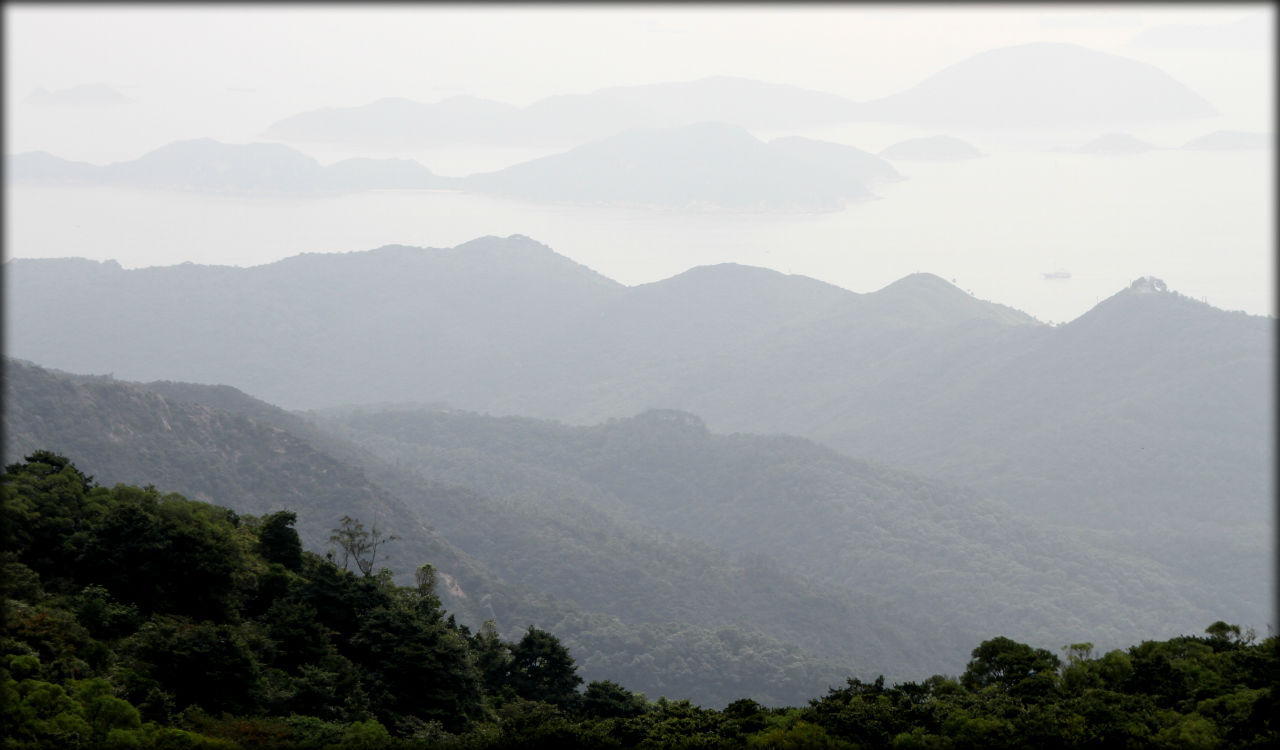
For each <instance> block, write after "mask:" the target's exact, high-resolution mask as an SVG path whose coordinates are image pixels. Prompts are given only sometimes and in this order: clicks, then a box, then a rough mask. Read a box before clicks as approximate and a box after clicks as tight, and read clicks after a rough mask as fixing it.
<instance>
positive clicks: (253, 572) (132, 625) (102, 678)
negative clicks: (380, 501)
mask: <svg viewBox="0 0 1280 750" xmlns="http://www.w3.org/2000/svg"><path fill="white" fill-rule="evenodd" d="M2 486H3V491H4V515H3V521H4V526H3V533H4V550H5V551H4V557H3V567H4V571H3V573H4V575H3V582H4V583H3V585H4V605H5V606H4V635H3V640H2V641H0V690H2V691H3V701H2V702H0V705H2V706H3V707H2V708H0V733H2V734H3V736H4V740H3V744H4V747H6V748H45V747H59V748H89V747H112V748H132V747H166V748H168V747H175V748H176V747H183V748H188V747H189V748H197V747H202V748H241V747H243V748H251V747H252V748H265V747H278V748H294V747H296V748H328V747H334V748H337V747H368V748H377V747H387V748H393V747H394V748H501V747H583V748H614V747H651V748H667V747H670V748H676V747H723V748H731V747H838V748H880V747H883V748H888V747H895V748H902V747H952V748H967V747H973V748H978V747H982V748H995V747H1026V746H1037V747H1104V746H1105V747H1111V746H1115V747H1122V746H1123V747H1151V748H1164V747H1168V748H1174V747H1259V748H1260V747H1270V746H1273V745H1274V743H1275V742H1276V741H1277V740H1280V727H1277V718H1276V717H1277V716H1278V715H1280V711H1278V710H1277V709H1280V706H1277V704H1276V694H1275V691H1274V687H1275V676H1276V668H1277V666H1280V661H1278V660H1277V653H1276V638H1275V636H1274V635H1272V636H1268V637H1266V638H1263V639H1261V640H1260V639H1259V638H1258V637H1257V635H1256V634H1254V633H1252V632H1249V631H1248V630H1243V631H1242V629H1241V628H1240V627H1239V626H1235V625H1231V624H1228V623H1226V622H1221V621H1219V622H1215V623H1212V624H1211V625H1210V626H1209V627H1208V628H1207V629H1206V630H1205V633H1204V634H1203V635H1199V636H1180V637H1177V638H1172V639H1169V640H1167V641H1144V642H1142V643H1140V644H1138V645H1135V646H1132V647H1130V648H1128V649H1123V650H1120V649H1117V650H1112V651H1109V652H1107V653H1104V654H1095V653H1094V650H1093V646H1092V644H1090V643H1077V644H1071V645H1067V646H1064V647H1063V656H1061V657H1060V656H1058V655H1056V654H1054V653H1052V652H1050V651H1048V650H1046V649H1039V648H1033V647H1031V646H1028V645H1026V644H1022V643H1019V642H1017V641H1014V640H1012V639H1009V638H1006V637H1003V636H997V637H994V638H991V639H989V640H987V641H984V642H983V643H981V644H979V645H978V646H977V647H976V648H975V649H974V650H973V652H972V659H971V661H970V662H969V663H968V665H967V667H966V669H965V670H964V672H963V674H961V675H959V676H955V677H947V676H943V675H935V676H933V677H930V678H929V679H927V680H923V681H920V682H907V683H901V684H897V685H893V686H887V685H886V684H885V680H884V679H883V678H880V679H877V680H875V681H873V682H864V681H861V680H858V679H848V680H847V681H846V683H845V685H843V686H840V687H834V688H832V689H830V690H829V691H828V693H827V694H826V695H823V696H819V697H815V698H813V699H811V700H810V701H809V702H808V704H807V705H804V706H797V707H782V708H766V707H764V706H762V705H760V704H759V703H756V702H754V701H751V700H745V699H744V700H739V701H735V702H733V703H731V704H729V705H727V706H726V707H725V708H724V709H722V710H713V709H707V708H701V707H698V706H695V705H693V704H692V703H690V702H688V701H670V700H667V699H665V698H661V697H660V698H658V699H657V700H656V701H655V700H650V699H649V698H648V697H646V696H644V695H641V694H637V693H634V692H631V691H629V690H627V689H626V688H625V687H623V686H622V685H620V684H618V683H616V682H613V681H609V680H597V681H593V682H591V683H590V684H587V685H585V686H584V685H583V684H582V683H583V680H582V678H581V677H579V676H578V674H577V670H576V666H575V662H574V658H573V655H572V654H571V653H570V652H569V650H568V649H567V648H565V647H564V645H563V644H561V643H560V641H559V640H558V639H557V638H556V637H555V636H554V635H553V634H551V633H549V632H547V631H545V630H540V629H538V628H535V627H532V626H530V627H529V628H528V629H527V630H526V631H525V632H524V634H523V636H522V637H521V638H520V639H518V640H516V641H504V640H503V639H501V638H500V637H499V636H498V634H497V632H496V629H495V628H494V627H493V626H492V624H486V626H484V627H482V628H480V629H479V630H478V631H476V632H472V631H471V630H470V629H469V628H467V627H466V626H463V625H459V624H458V623H457V622H456V620H455V618H454V617H453V616H452V615H450V614H448V613H446V612H445V610H444V609H443V607H442V606H441V603H440V599H439V597H438V596H437V595H436V594H435V586H436V583H437V577H436V574H435V570H434V568H433V567H432V566H431V565H430V564H429V562H427V561H423V562H422V564H421V565H420V567H418V569H417V574H416V575H415V585H410V586H401V585H396V584H395V583H393V582H392V573H391V571H390V570H388V569H387V568H385V567H383V568H378V567H377V566H376V560H375V558H373V557H371V552H370V549H369V545H368V543H369V541H370V539H371V538H376V537H377V534H376V533H374V532H373V530H372V528H370V529H367V530H366V529H364V527H363V526H362V525H361V524H360V522H359V521H358V520H357V519H348V520H349V521H350V523H344V525H343V526H341V527H339V528H337V529H334V539H335V549H333V550H332V552H331V554H330V555H328V556H320V555H317V554H314V553H311V552H307V551H305V550H304V549H303V548H302V544H301V541H300V539H299V537H298V535H297V533H296V532H295V531H294V530H293V525H294V523H295V522H296V520H297V518H296V514H295V513H293V512H291V511H276V512H272V513H268V514H264V515H262V516H252V515H242V514H237V513H235V512H233V511H230V510H228V509H226V508H220V507H217V506H214V505H211V504H207V503H201V502H197V501H192V500H188V499H186V498H183V497H182V496H180V495H176V494H172V493H165V492H162V491H160V490H158V489H157V488H155V487H153V486H150V485H148V486H144V487H138V486H133V485H123V484H121V485H116V486H115V487H110V488H108V487H104V486H101V485H99V484H98V483H96V482H95V481H94V479H93V477H90V476H87V475H85V474H84V473H83V472H81V471H80V470H79V469H77V468H76V467H75V465H74V464H73V463H72V462H71V461H70V460H69V459H68V458H66V457H64V456H61V455H58V454H56V453H53V452H50V451H36V452H33V453H31V454H29V455H28V456H27V457H26V459H25V460H24V461H22V462H19V463H14V464H11V465H9V466H8V467H6V468H5V472H4V478H3V485H2ZM344 534H345V536H344ZM362 534H363V535H364V536H362ZM344 543H345V544H347V545H348V546H347V548H346V551H347V552H348V553H349V554H354V555H355V560H352V561H349V562H355V563H357V564H356V565H355V569H354V570H351V569H344V567H342V566H339V565H338V564H337V562H336V559H337V557H338V554H340V549H339V548H341V547H342V546H343V544H344ZM348 567H349V566H348ZM795 615H796V616H802V615H803V613H795Z"/></svg>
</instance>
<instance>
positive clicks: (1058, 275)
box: [1044, 269, 1071, 281]
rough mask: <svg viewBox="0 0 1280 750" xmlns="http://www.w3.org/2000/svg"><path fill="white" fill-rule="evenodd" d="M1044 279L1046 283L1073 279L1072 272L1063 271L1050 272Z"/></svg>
mask: <svg viewBox="0 0 1280 750" xmlns="http://www.w3.org/2000/svg"><path fill="white" fill-rule="evenodd" d="M1044 278H1045V281H1053V280H1056V279H1069V278H1071V272H1070V271H1063V270H1061V269H1059V270H1057V271H1049V272H1048V273H1046V274H1045V275H1044Z"/></svg>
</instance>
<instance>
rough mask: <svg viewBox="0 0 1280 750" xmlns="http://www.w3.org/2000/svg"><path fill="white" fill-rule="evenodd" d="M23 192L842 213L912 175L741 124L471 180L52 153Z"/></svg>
mask: <svg viewBox="0 0 1280 750" xmlns="http://www.w3.org/2000/svg"><path fill="white" fill-rule="evenodd" d="M6 179H7V180H9V181H11V182H13V183H16V184H35V185H54V186H66V185H98V186H111V187H134V188H145V189H166V190H170V189H176V190H185V191H198V192H214V193H233V194H251V195H279V196H291V197H306V196H323V195H332V194H337V193H345V192H356V191H362V190H404V189H410V190H466V191H471V192H478V193H489V194H496V195H508V196H515V197H519V198H524V199H528V200H534V201H544V202H559V203H574V204H593V205H598V204H615V205H616V204H622V205H639V206H662V207H672V206H674V207H678V208H717V209H723V208H728V209H764V210H779V209H781V210H787V209H799V210H808V211H812V210H836V209H840V208H843V207H844V205H845V204H846V202H849V201H860V200H867V199H870V198H873V197H875V194H874V193H873V192H872V190H871V188H872V187H873V186H876V185H879V184H882V183H886V182H893V181H896V180H900V179H902V176H901V175H899V174H898V173H897V171H896V170H894V168H893V167H892V166H891V165H890V164H889V163H888V162H886V161H884V160H883V159H881V158H879V157H877V156H874V155H872V154H869V153H867V152H865V151H862V150H860V149H857V148H854V147H852V146H844V145H840V144H836V143H828V142H824V141H815V140H810V139H807V138H798V137H788V138H778V139H775V140H773V141H770V142H768V143H765V142H763V141H761V140H759V139H757V138H756V137H754V136H752V135H751V134H750V133H748V132H747V131H746V130H743V129H742V128H741V127H738V126H736V125H727V124H722V123H699V124H695V125H688V126H684V127H680V128H666V129H657V128H648V129H637V130H629V131H626V132H624V133H621V134H619V135H615V136H611V137H608V138H604V139H602V140H600V141H597V142H592V143H588V144H585V145H582V146H578V147H576V148H573V149H570V150H568V151H565V152H563V153H560V154H554V155H552V156H547V157H543V158H540V159H534V160H532V161H528V162H524V163H521V164H516V165H514V166H511V167H507V168H505V169H502V170H498V171H496V172H489V173H485V174H474V175H470V176H468V177H443V176H440V175H436V174H433V173H432V172H431V171H430V170H428V169H427V168H426V167H424V166H422V165H421V164H419V163H418V162H416V161H413V160H411V159H367V158H356V159H346V160H343V161H340V162H337V163H335V164H330V165H328V166H322V165H320V163H319V162H317V161H316V160H314V159H312V158H311V157H309V156H307V155H305V154H303V153H302V152H300V151H297V150H295V149H292V148H290V147H288V146H285V145H283V144H277V143H254V144H226V143H219V142H218V141H214V140H212V139H209V138H203V139H197V140H192V141H180V142H177V143H172V144H169V145H168V146H164V147H162V148H159V149H156V150H155V151H151V152H148V153H147V154H144V155H143V156H141V157H139V158H138V159H134V160H132V161H126V162H118V163H114V164H107V165H104V166H96V165H93V164H88V163H84V162H72V161H67V160H65V159H61V158H59V157H56V156H53V155H52V154H48V153H45V152H39V151H37V152H28V153H24V154H16V155H13V156H9V157H6Z"/></svg>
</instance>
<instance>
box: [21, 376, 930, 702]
mask: <svg viewBox="0 0 1280 750" xmlns="http://www.w3.org/2000/svg"><path fill="white" fill-rule="evenodd" d="M5 370H6V372H5V374H6V377H5V386H6V390H5V403H6V411H5V425H4V427H5V438H6V442H5V446H4V456H5V460H6V462H12V461H16V460H18V459H20V458H21V457H22V456H23V455H25V454H27V453H29V452H31V451H33V450H35V449H36V448H37V447H39V446H48V447H51V448H52V449H53V450H56V451H60V452H63V453H66V454H68V455H71V454H74V455H77V456H80V457H82V459H81V460H80V462H79V465H80V466H81V467H82V468H83V469H85V470H86V471H88V472H89V473H91V474H94V475H95V476H96V478H97V480H98V481H99V482H103V483H106V484H108V485H110V484H114V483H118V482H128V481H131V478H132V477H134V476H137V475H138V474H142V473H150V474H151V475H153V476H162V477H165V478H167V479H169V480H171V481H172V482H173V485H171V488H172V489H178V490H180V491H181V492H182V493H183V494H185V495H187V496H188V497H192V498H197V499H202V500H216V501H217V502H219V503H221V504H223V505H225V506H227V507H230V508H232V509H234V510H237V511H238V512H241V513H254V514H262V513H266V512H271V511H274V510H279V509H282V508H285V509H290V510H294V511H295V512H297V514H298V524H297V527H298V530H299V533H300V536H301V537H302V539H303V541H304V543H305V544H306V546H307V547H308V548H310V549H313V550H315V551H317V552H321V551H324V550H325V549H326V548H328V547H329V546H330V545H329V544H328V534H329V532H330V529H332V528H334V527H336V526H337V525H338V522H339V520H340V519H341V517H342V516H344V515H352V516H355V517H357V518H358V519H360V520H362V521H364V522H365V523H366V524H367V525H376V526H377V527H378V528H379V529H381V530H382V532H383V533H384V534H395V535H396V536H398V537H399V538H398V539H396V540H395V541H393V542H392V543H390V544H388V545H387V546H385V547H384V548H383V552H384V554H383V555H382V556H381V557H380V559H379V562H380V563H382V564H390V565H391V566H393V567H394V568H395V569H397V570H399V571H400V574H399V575H398V579H399V580H405V581H409V580H412V571H413V570H414V569H415V568H416V567H417V566H418V565H420V564H422V563H426V562H429V563H431V564H432V565H434V566H435V567H436V570H437V572H438V574H439V576H440V579H441V585H440V587H439V593H440V595H441V596H442V598H443V600H444V601H445V603H446V605H447V606H448V608H449V610H450V611H451V612H453V613H455V614H456V615H457V616H458V617H459V619H460V620H461V621H463V622H465V623H468V624H470V625H471V626H472V627H478V626H479V624H480V622H481V620H483V619H486V618H494V619H496V620H497V622H498V623H499V624H500V626H501V627H502V628H503V629H504V632H506V633H508V634H511V635H518V634H519V633H521V632H523V629H524V628H525V627H526V626H527V625H529V624H531V623H536V624H537V625H538V626H539V627H543V628H546V629H548V630H551V631H552V632H555V633H557V634H558V635H560V636H561V637H562V638H563V639H564V642H565V643H566V645H568V646H569V647H570V648H571V649H572V650H573V651H574V653H575V654H577V655H578V656H579V664H580V665H581V667H582V669H583V672H584V674H585V675H587V676H588V677H589V678H591V679H614V680H624V681H625V682H626V683H627V684H628V685H633V686H634V687H635V688H636V689H640V690H644V691H647V692H650V693H651V694H653V695H655V696H656V695H667V696H670V697H672V698H681V697H688V698H692V699H694V700H697V701H699V702H703V703H707V704H721V705H723V704H725V703H728V702H730V701H732V700H735V699H737V698H741V697H744V696H750V697H752V698H754V699H756V700H760V701H766V702H769V703H787V702H795V701H797V700H803V699H804V696H807V695H813V694H814V692H815V691H819V692H820V691H821V690H824V689H825V688H826V687H827V686H830V685H832V684H837V683H839V682H840V681H842V680H843V678H844V676H845V675H847V674H849V670H850V667H848V666H841V665H840V663H839V660H838V659H839V657H840V656H841V653H833V652H834V651H842V652H843V654H844V655H846V656H847V655H849V654H851V653H866V654H869V655H870V656H871V658H869V659H867V660H866V662H867V663H866V664H865V665H862V666H860V668H859V669H860V671H862V670H867V671H870V670H873V669H875V668H876V667H877V666H878V665H880V664H887V665H890V666H891V667H892V668H894V669H897V668H901V666H902V665H901V663H900V662H901V661H902V660H903V659H904V658H909V659H921V657H920V656H919V655H915V652H916V649H915V647H913V646H911V645H910V644H909V643H907V642H906V640H905V639H904V638H903V636H901V634H899V633H896V632H895V631H893V630H892V629H891V628H887V627H884V626H880V627H879V628H876V630H878V631H879V632H880V635H879V636H878V637H876V638H867V639H863V640H862V641H861V642H859V643H858V644H857V645H856V646H854V647H853V648H850V647H849V642H848V639H847V638H845V637H843V636H844V635H845V634H846V633H847V628H848V627H849V626H850V624H856V623H860V622H864V621H866V620H867V617H868V615H864V614H862V613H861V612H860V611H859V610H857V609H854V608H852V607H851V606H850V604H849V603H847V602H839V601H835V600H833V598H832V597H830V596H827V595H826V594H825V593H824V591H823V589H822V588H821V587H815V586H813V585H812V584H810V583H807V582H805V581H803V580H801V579H798V578H796V577H795V576H793V575H789V574H787V573H785V572H782V571H778V570H776V569H774V568H771V567H770V566H769V564H768V562H767V561H763V562H761V561H754V562H751V561H748V562H746V563H744V562H742V561H739V560H738V559H736V557H735V556H733V555H728V554H726V553H723V552H719V551H717V550H714V549H711V548H708V547H706V546H705V545H703V546H698V545H691V544H689V543H679V544H676V543H673V542H671V541H669V540H666V539H663V538H661V537H660V536H658V535H654V534H641V535H638V534H637V533H636V532H635V531H634V530H628V529H625V528H620V527H617V526H616V525H613V524H611V523H610V521H609V520H608V519H607V518H603V517H601V516H600V514H598V513H597V514H594V515H587V516H583V515H582V514H581V513H579V514H578V516H576V517H575V519H559V518H558V517H555V516H553V515H550V514H548V513H546V512H529V511H527V510H522V509H521V508H518V507H514V506H509V505H507V506H504V505H503V504H499V503H494V502H493V501H491V500H489V499H488V498H487V497H485V496H483V495H479V494H477V493H475V492H471V491H467V490H465V489H462V488H459V487H456V486H450V485H447V484H444V483H441V482H438V481H433V480H431V479H426V478H423V477H421V476H417V475H409V474H407V473H405V472H398V474H397V470H396V469H395V467H393V466H390V465H387V464H385V463H382V462H379V461H377V460H376V459H374V458H373V457H371V456H370V455H369V454H367V453H366V452H364V451H362V450H361V449H359V448H357V447H356V446H353V445H350V444H345V443H343V441H342V440H340V439H337V438H334V437H332V436H327V435H324V434H323V433H321V432H320V431H318V430H317V429H316V428H315V427H314V426H313V425H310V424H309V423H307V422H306V421H305V420H302V419H300V418H299V417H298V416H296V415H292V414H289V413H287V412H283V411H281V410H279V409H277V408H275V407H272V406H270V405H269V404H265V403H263V402H260V401H257V400H256V399H252V398H250V397H247V396H245V395H244V394H242V393H240V392H238V391H235V390H234V389H229V388H226V387H211V386H200V385H195V384H189V383H172V382H165V383H152V384H148V385H145V386H142V385H138V384H131V383H124V382H121V381H115V380H111V379H108V378H102V377H85V376H70V375H65V374H59V373H53V372H49V371H46V370H44V369H42V368H38V367H35V366H32V365H28V364H25V363H22V362H17V361H13V360H6V363H5ZM161 394H164V395H161ZM209 404H216V407H215V406H210V405H209ZM317 447H322V448H323V449H324V450H317ZM330 451H332V452H330ZM368 476H377V477H378V478H379V484H377V485H375V484H373V483H371V482H370V481H369V480H368V478H367V477H368ZM388 480H391V481H393V482H395V481H398V482H399V483H400V485H399V486H400V487H402V488H403V489H405V490H406V491H407V492H408V493H409V495H408V496H410V497H412V498H413V504H414V506H415V509H414V510H410V509H409V507H408V506H406V505H405V504H404V503H403V502H402V501H401V500H400V499H399V498H398V497H396V496H395V495H394V494H392V493H390V492H388V491H387V489H385V486H386V484H387V482H388ZM579 510H581V508H579ZM450 514H458V515H460V516H461V517H463V521H462V523H461V526H460V527H459V528H461V529H462V530H463V531H466V530H468V529H469V530H470V533H471V534H472V535H479V536H480V537H482V538H484V539H485V540H487V542H488V543H489V544H490V545H492V542H493V541H494V540H504V539H505V540H511V541H513V542H519V541H521V540H523V541H524V544H525V547H524V553H525V554H534V555H538V554H541V555H542V559H543V560H544V561H548V560H549V561H557V562H558V565H559V567H558V568H556V569H555V571H556V572H560V573H563V574H564V576H565V580H563V581H561V582H560V583H561V586H560V589H561V595H559V596H557V595H555V594H544V593H541V592H540V591H538V590H537V589H535V588H532V587H530V586H529V585H527V582H517V583H516V584H515V585H511V584H508V583H505V582H504V581H503V580H502V579H501V578H499V577H498V576H495V575H494V574H493V573H491V572H489V569H488V567H487V566H486V565H485V564H483V563H482V562H480V561H479V560H478V559H477V558H476V557H474V556H471V555H468V554H467V553H465V552H463V551H461V550H460V549H459V548H457V547H455V546H453V544H452V543H451V542H450V541H446V540H445V536H444V535H442V531H443V530H444V529H445V527H448V528H449V529H450V531H451V532H454V533H456V532H457V531H458V529H457V528H454V527H457V526H458V524H457V523H451V522H450V521H451V519H450ZM422 519H428V520H430V521H431V522H432V526H431V527H428V526H427V525H425V523H424V522H423V520H422ZM565 528H567V529H568V531H567V532H566V531H563V530H562V529H565ZM598 534H604V535H605V536H606V537H608V538H610V539H612V542H611V543H610V544H605V545H601V546H600V547H599V549H594V547H593V549H592V550H588V549H586V545H590V544H592V540H593V539H594V536H592V535H598ZM451 535H452V534H451ZM531 535H532V536H531ZM575 535H576V536H575ZM461 538H462V539H463V541H470V540H469V538H468V537H467V536H466V535H465V534H463V535H461ZM530 540H533V541H532V542H530ZM539 543H542V544H550V545H551V546H550V548H549V549H547V550H544V551H539V547H538V544H539ZM573 547H576V548H578V549H581V550H582V551H583V552H585V553H587V554H586V557H583V555H582V554H575V553H574V552H573V550H572V548H573ZM477 551H478V552H479V553H481V554H487V553H488V552H490V550H486V549H483V548H481V549H478V550H477ZM610 561H612V562H610ZM499 562H503V561H502V560H499ZM611 573H615V574H625V575H628V576H632V577H635V580H634V581H629V583H633V584H635V585H630V586H627V585H618V583H617V582H615V581H613V580H612V578H611V576H610V574H611ZM566 587H567V588H566ZM591 590H595V591H597V592H600V591H603V592H605V594H604V596H603V598H602V597H600V596H597V600H599V601H602V602H605V603H608V601H609V600H610V599H613V600H614V601H615V602H616V603H617V604H621V605H622V606H621V607H619V606H613V607H611V608H610V609H611V610H612V611H611V612H610V611H599V610H595V611H593V610H592V609H589V608H584V607H582V606H580V604H579V603H578V602H576V601H575V599H582V600H583V601H586V602H588V603H592V604H595V603H598V602H597V601H592V600H591V599H590V598H589V597H587V596H584V594H586V593H589V592H590V591H591ZM610 590H613V591H614V592H615V593H614V594H613V595H610V594H608V592H609V591H610ZM630 597H635V598H634V599H633V598H630ZM722 605H723V609H721V606H722ZM792 609H800V610H803V611H804V612H806V616H805V617H804V618H799V619H796V620H794V622H791V620H792V619H793V618H789V617H787V616H786V614H785V613H787V612H789V611H791V610H792ZM865 612H867V613H877V612H883V609H882V608H881V607H878V606H872V605H868V606H867V607H866V608H865ZM762 615H764V616H766V617H765V619H762V617H761V616H762ZM883 616H884V615H883V614H871V615H870V619H871V620H874V619H875V618H876V617H883ZM770 618H771V619H772V622H773V625H770V623H769V619H770ZM903 619H909V618H906V617H904V618H903ZM778 624H782V625H783V626H784V627H781V628H780V627H778ZM763 630H772V631H774V635H772V636H771V635H768V634H766V633H764V632H762V631H763ZM791 636H795V638H794V639H793V640H797V641H807V642H809V643H810V644H811V646H812V647H813V648H809V649H803V648H800V647H797V646H796V645H793V644H792V643H791V642H789V641H788V640H783V638H789V637H791ZM832 644H836V648H834V649H832V648H824V647H828V646H831V645H832ZM815 649H823V650H825V651H826V652H827V653H826V655H825V657H823V656H819V655H818V653H817V652H816V650H815ZM926 651H928V650H926ZM895 658H896V659H897V660H898V662H894V659H895ZM924 658H927V657H924ZM916 668H917V669H919V668H921V667H920V666H919V665H917V666H916Z"/></svg>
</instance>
